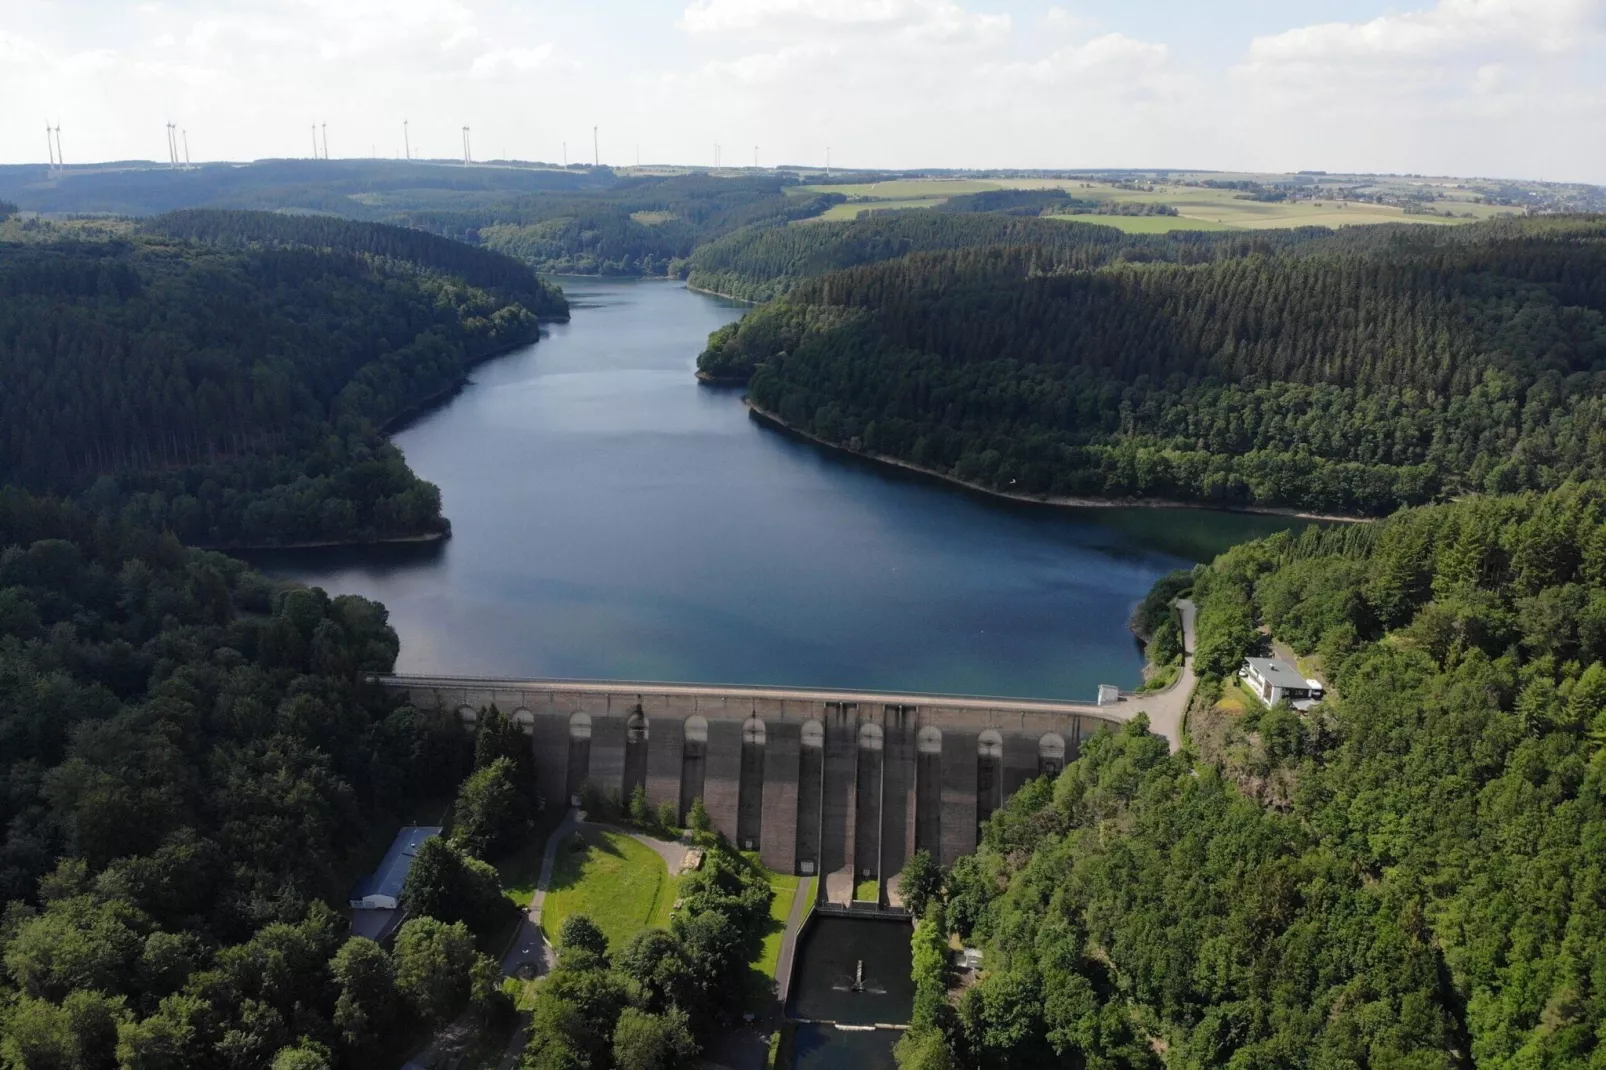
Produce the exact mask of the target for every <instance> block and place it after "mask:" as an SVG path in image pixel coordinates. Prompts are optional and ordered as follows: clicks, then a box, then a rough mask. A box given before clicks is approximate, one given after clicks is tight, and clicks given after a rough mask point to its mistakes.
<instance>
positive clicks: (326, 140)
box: [323, 123, 329, 160]
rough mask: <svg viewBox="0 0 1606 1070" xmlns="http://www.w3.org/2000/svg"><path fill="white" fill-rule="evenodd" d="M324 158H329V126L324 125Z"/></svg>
mask: <svg viewBox="0 0 1606 1070" xmlns="http://www.w3.org/2000/svg"><path fill="white" fill-rule="evenodd" d="M323 158H324V159H326V160H327V159H328V158H329V124H328V123H324V124H323Z"/></svg>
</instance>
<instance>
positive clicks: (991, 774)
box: [976, 729, 1004, 839]
mask: <svg viewBox="0 0 1606 1070" xmlns="http://www.w3.org/2000/svg"><path fill="white" fill-rule="evenodd" d="M1003 804H1004V737H1003V735H1002V734H1001V733H999V732H997V731H996V730H994V729H987V730H986V731H983V732H981V733H979V734H978V735H977V736H976V824H977V826H978V830H977V838H978V839H979V838H980V829H979V826H980V825H981V823H982V822H984V821H986V820H987V819H988V818H989V817H992V816H993V812H994V811H996V810H997V809H998V808H999V807H1000V806H1002V805H1003Z"/></svg>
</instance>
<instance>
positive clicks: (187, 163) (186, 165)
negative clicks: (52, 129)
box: [56, 126, 190, 171]
mask: <svg viewBox="0 0 1606 1070" xmlns="http://www.w3.org/2000/svg"><path fill="white" fill-rule="evenodd" d="M56 131H57V133H60V132H61V127H59V126H58V127H56ZM181 133H182V134H183V135H184V170H186V171H188V170H189V169H190V132H189V131H188V130H183V131H181Z"/></svg>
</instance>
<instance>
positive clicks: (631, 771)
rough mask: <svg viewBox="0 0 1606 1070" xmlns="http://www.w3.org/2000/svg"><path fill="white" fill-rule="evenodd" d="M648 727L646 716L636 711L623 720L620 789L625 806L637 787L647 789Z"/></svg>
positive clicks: (649, 741)
mask: <svg viewBox="0 0 1606 1070" xmlns="http://www.w3.org/2000/svg"><path fill="white" fill-rule="evenodd" d="M650 727H651V726H650V725H649V724H648V723H647V715H646V714H645V713H643V712H642V711H641V710H640V709H637V710H636V711H635V712H634V713H632V714H631V715H630V716H629V717H628V718H626V719H625V758H624V777H623V781H624V783H623V785H622V787H621V788H620V791H621V793H622V794H623V797H624V800H625V802H626V804H628V803H629V802H630V797H631V795H633V794H635V791H636V789H637V788H638V787H639V788H641V789H642V790H643V791H645V790H646V788H647V756H648V754H650V753H651V749H652V747H651V744H652V740H651V739H650V735H651V732H650Z"/></svg>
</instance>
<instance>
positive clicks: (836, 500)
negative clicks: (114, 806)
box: [251, 279, 1294, 700]
mask: <svg viewBox="0 0 1606 1070" xmlns="http://www.w3.org/2000/svg"><path fill="white" fill-rule="evenodd" d="M561 281H562V282H563V283H564V286H565V290H566V292H567V293H568V295H569V297H570V300H571V301H572V303H573V305H574V312H573V319H572V320H571V322H569V323H567V324H560V325H555V326H553V327H552V328H551V330H550V333H549V334H548V335H547V336H546V337H545V338H543V340H542V341H541V342H539V343H538V344H536V345H533V346H530V347H527V348H525V349H521V350H518V351H515V352H513V353H510V354H508V355H506V356H503V357H500V358H497V359H496V360H493V361H491V362H489V363H487V364H484V365H482V366H481V367H479V368H478V369H476V370H475V371H474V373H473V382H472V383H470V384H469V385H468V386H467V387H466V388H465V389H464V390H463V391H462V392H461V393H460V394H459V395H457V396H456V397H455V398H453V399H452V400H451V401H449V402H448V403H446V404H445V405H443V406H442V407H440V408H439V409H436V410H435V411H433V412H431V413H429V414H427V415H425V416H424V417H422V418H420V419H419V420H417V421H416V422H414V423H413V424H412V425H410V426H408V427H407V428H405V429H404V430H401V431H399V432H398V433H397V434H396V435H395V441H396V443H397V445H398V446H399V447H400V448H401V449H402V450H403V452H404V453H405V454H406V456H407V461H408V463H409V464H410V465H411V466H412V467H413V469H414V470H415V471H417V472H418V473H419V474H420V475H421V476H422V477H423V478H425V479H428V480H430V481H432V482H434V483H436V484H437V485H439V487H440V488H441V494H442V499H443V506H444V511H445V513H446V515H447V516H448V517H449V518H450V519H451V522H452V529H453V536H452V538H451V539H449V540H446V541H445V542H442V543H439V544H430V545H418V544H412V545H397V546H382V547H360V548H342V549H336V550H316V551H291V552H282V553H276V554H253V555H251V556H252V558H253V560H254V561H255V562H256V563H257V564H258V565H259V567H262V568H264V569H265V570H267V571H269V572H271V573H273V574H276V575H279V576H285V577H291V578H295V579H298V580H302V581H305V582H307V583H311V584H317V585H319V586H322V587H324V588H326V589H327V590H329V591H330V593H331V594H346V593H351V594H362V595H366V596H368V597H370V598H375V599H378V600H380V601H382V602H383V603H384V604H385V605H386V606H387V607H388V608H389V610H390V620H391V623H392V625H394V627H395V628H396V631H397V633H398V634H399V635H400V637H401V655H400V657H399V659H398V661H397V671H399V672H403V673H438V674H450V675H486V676H529V677H565V678H587V679H633V680H659V681H689V682H702V683H731V684H748V683H751V684H790V685H799V686H811V687H842V688H862V689H876V690H901V691H928V692H947V693H957V694H977V695H999V696H1023V697H1043V698H1063V699H1083V700H1085V699H1091V698H1092V697H1093V696H1094V695H1095V693H1096V690H1097V687H1098V685H1099V684H1100V683H1113V684H1119V685H1121V686H1124V687H1130V686H1134V685H1136V684H1137V683H1138V682H1139V678H1140V670H1141V667H1142V657H1141V654H1140V651H1139V650H1138V647H1137V645H1136V643H1135V642H1134V640H1133V638H1132V636H1131V634H1130V633H1129V631H1128V630H1127V620H1128V618H1129V617H1130V615H1131V613H1132V610H1133V608H1134V607H1135V606H1136V605H1137V603H1138V601H1139V600H1140V599H1141V598H1142V597H1143V595H1144V594H1145V593H1146V592H1147V590H1148V589H1149V587H1150V586H1151V585H1152V584H1153V582H1154V580H1155V579H1156V578H1158V577H1159V576H1161V575H1163V574H1164V573H1166V572H1168V571H1170V570H1172V569H1175V568H1181V567H1187V566H1191V565H1192V564H1194V563H1195V562H1197V561H1202V560H1208V559H1209V558H1211V557H1212V556H1214V555H1215V554H1216V553H1218V552H1220V551H1221V550H1223V549H1225V548H1226V547H1227V546H1229V545H1231V544H1232V543H1234V542H1239V541H1242V540H1244V539H1248V538H1253V537H1255V536H1257V535H1263V534H1268V533H1270V532H1272V531H1275V530H1279V529H1281V528H1284V527H1288V526H1290V525H1291V524H1292V523H1294V522H1293V521H1290V520H1287V519H1284V518H1276V517H1259V516H1248V515H1242V514H1232V513H1221V512H1211V511H1206V510H1162V509H1136V508H1133V509H1128V508H1121V509H1086V510H1065V509H1051V508H1046V507H1037V506H1031V505H1020V504H1012V503H1005V502H1000V501H997V500H993V499H988V498H985V497H982V496H979V495H976V494H973V493H970V492H966V491H963V490H961V489H957V488H953V487H949V486H946V485H943V484H941V483H937V482H934V481H932V480H929V479H926V478H924V477H921V476H918V475H914V474H910V473H905V472H902V471H897V470H889V469H887V468H884V467H882V466H879V465H875V464H873V463H871V462H867V461H861V460H858V459H856V458H853V457H849V456H845V455H843V454H840V453H836V452H832V451H828V450H825V449H822V448H821V447H818V446H816V445H813V444H811V443H808V442H804V441H800V440H797V439H794V438H792V437H790V436H787V435H785V434H782V433H778V432H775V431H772V430H767V429H765V428H763V427H761V426H760V425H759V424H758V423H756V422H755V421H753V420H752V419H751V418H750V417H749V416H748V414H747V410H746V408H745V407H744V406H743V404H742V400H741V392H740V391H739V390H730V389H717V388H709V387H702V386H699V385H698V384H697V383H696V382H695V380H694V379H693V375H692V373H693V369H694V366H695V362H696V358H697V354H698V353H699V352H700V351H701V350H702V349H703V347H704V345H705V343H706V341H707V337H708V334H709V332H711V331H713V330H714V329H715V328H717V327H719V326H721V325H722V324H725V323H727V322H730V321H731V320H734V319H736V318H738V317H739V316H740V315H741V314H742V307H741V306H738V305H735V304H733V303H730V302H726V301H722V300H720V299H718V298H713V297H708V296H704V295H701V294H697V293H693V292H691V291H689V290H687V289H686V288H685V287H684V286H683V285H681V284H678V283H672V282H664V281H644V282H630V281H614V280H598V279H566V280H561Z"/></svg>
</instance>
